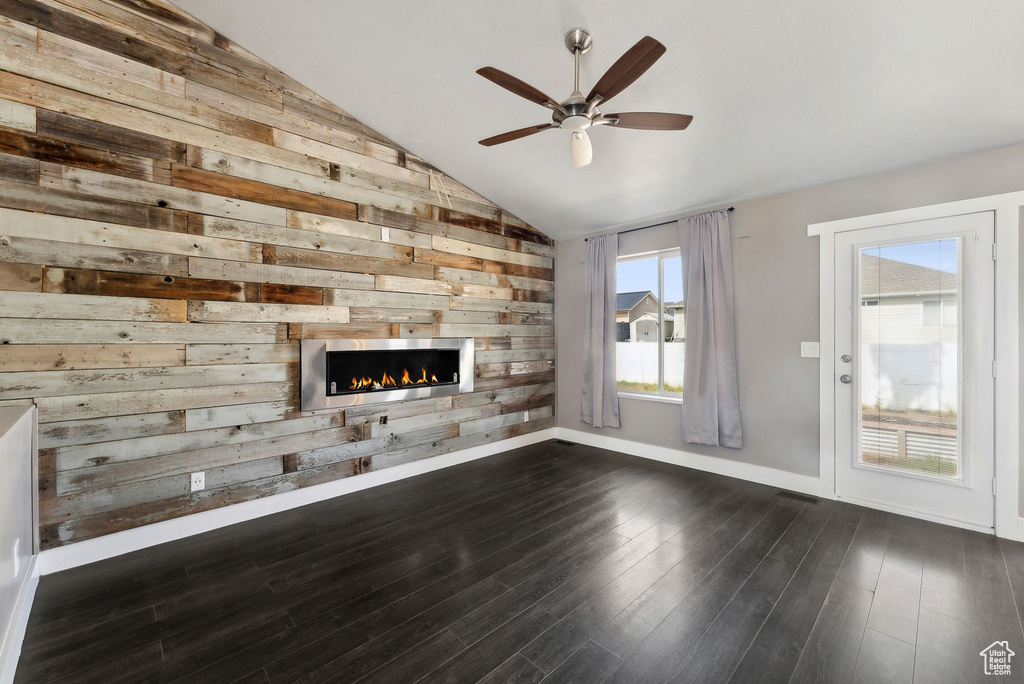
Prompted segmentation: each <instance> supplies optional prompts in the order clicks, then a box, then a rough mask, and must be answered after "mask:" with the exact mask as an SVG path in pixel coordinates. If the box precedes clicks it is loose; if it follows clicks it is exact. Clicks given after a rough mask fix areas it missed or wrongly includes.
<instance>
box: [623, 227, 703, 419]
mask: <svg viewBox="0 0 1024 684" xmlns="http://www.w3.org/2000/svg"><path fill="white" fill-rule="evenodd" d="M652 257H657V259H658V291H657V292H652V294H653V295H654V296H655V298H657V300H658V391H657V392H643V391H640V390H623V389H619V390H618V396H619V397H626V398H630V399H646V400H649V401H664V402H670V403H681V402H682V401H683V395H682V393H678V392H666V391H665V297H664V294H665V260H666V259H674V258H677V257H678V258H680V259H682V250H681V249H680V248H679V247H670V248H668V249H659V250H655V251H652V252H640V253H638V254H628V255H624V256H619V257H616V260H615V267H616V269H618V265H619V264H620V263H623V262H627V261H640V260H642V259H650V258H652ZM617 275H618V274H617V273H616V276H617ZM618 289H619V288H618V278H617V277H616V286H615V290H616V294H618ZM685 295H686V292H685V290H684V292H683V306H684V311H685V306H686V296H685ZM674 329H675V328H674V326H673V330H674ZM616 344H618V342H616ZM615 376H616V377H615V382H616V384H618V381H619V378H618V366H616V369H615ZM684 389H685V388H684Z"/></svg>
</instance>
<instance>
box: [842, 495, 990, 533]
mask: <svg viewBox="0 0 1024 684" xmlns="http://www.w3.org/2000/svg"><path fill="white" fill-rule="evenodd" d="M836 499H837V500H838V501H845V502H846V503H851V504H855V505H857V506H864V507H865V508H874V509H875V510H879V511H885V512H886V513H895V514H896V515H905V516H907V517H908V518H917V519H918V520H927V521H929V522H934V523H939V524H942V525H950V526H952V527H960V528H962V529H965V530H973V531H975V532H983V533H985V534H992V528H991V527H989V526H988V525H979V524H978V523H974V522H971V521H969V520H960V519H959V518H947V517H944V516H941V515H932V514H930V513H924V512H922V511H918V510H915V509H913V508H904V507H903V506H896V505H893V504H889V503H883V502H881V501H874V500H872V499H862V498H860V497H859V496H843V495H839V496H837V497H836Z"/></svg>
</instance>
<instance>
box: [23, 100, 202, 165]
mask: <svg viewBox="0 0 1024 684" xmlns="http://www.w3.org/2000/svg"><path fill="white" fill-rule="evenodd" d="M36 126H37V129H38V131H39V133H42V134H45V135H48V136H52V137H56V138H60V139H63V140H73V141H75V142H78V143H86V144H90V145H102V147H103V149H107V150H111V151H114V152H123V153H127V154H131V155H134V156H136V157H149V158H150V159H160V160H163V159H166V160H169V161H176V162H184V161H185V147H186V146H185V144H184V143H180V142H175V141H173V140H166V139H164V138H158V137H156V136H154V135H147V134H145V133H139V132H138V131H133V130H132V129H130V128H124V127H121V126H108V125H106V124H101V123H97V122H95V121H89V120H87V119H80V118H78V117H75V116H67V115H65V114H61V113H59V112H51V111H49V110H46V109H42V110H39V112H38V114H37V124H36Z"/></svg>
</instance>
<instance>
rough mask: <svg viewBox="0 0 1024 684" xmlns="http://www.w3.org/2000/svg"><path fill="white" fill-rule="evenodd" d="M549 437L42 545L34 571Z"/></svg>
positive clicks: (549, 431) (543, 434)
mask: <svg viewBox="0 0 1024 684" xmlns="http://www.w3.org/2000/svg"><path fill="white" fill-rule="evenodd" d="M553 437H554V428H545V429H543V430H537V431H536V432H531V433H529V434H526V435H519V436H518V437H511V438H509V439H503V440H500V441H497V442H493V443H491V444H482V445H480V446H475V447H471V448H469V449H462V450H461V451H454V452H452V453H450V454H443V455H441V456H434V457H432V458H425V459H423V460H420V461H414V462H412V463H404V464H402V465H398V466H394V467H392V468H386V469H384V470H378V471H374V472H370V473H366V474H364V475H355V476H353V477H347V478H344V479H341V480H335V481H333V482H325V483H323V484H319V485H314V486H312V487H303V488H302V489H296V490H294V491H291V492H285V493H283V494H275V495H274V496H268V497H265V498H262V499H255V500H253V501H243V502H241V503H237V504H232V505H231V506H224V507H222V508H216V509H213V510H210V511H203V512H202V513H195V514H193V515H188V516H184V517H182V518H174V519H172V520H165V521H162V522H158V523H153V524H152V525H145V526H143V527H136V528H134V529H131V530H125V531H123V532H115V533H113V534H108V535H106V536H103V537H98V538H96V539H89V540H86V541H81V542H77V543H75V544H69V545H67V546H60V547H57V548H55V549H47V550H45V551H43V552H42V553H41V554H40V555H39V561H40V568H39V572H40V574H42V575H49V574H50V573H54V572H60V571H61V570H67V569H69V568H74V567H78V566H80V565H85V564H87V563H94V562H96V561H100V560H104V559H107V558H113V557H115V556H119V555H121V554H125V553H130V552H132V551H138V550H139V549H144V548H147V547H150V546H155V545H157V544H163V543H164V542H169V541H174V540H176V539H183V538H185V537H190V536H192V535H195V534H202V533H203V532H209V531H211V530H215V529H218V528H220V527H225V526H227V525H234V524H236V523H240V522H245V521H247V520H253V519H254V518H260V517H263V516H265V515H271V514H273V513H280V512H281V511H286V510H289V509H292V508H297V507H299V506H305V505H307V504H311V503H315V502H317V501H324V500H325V499H333V498H334V497H336V496H342V495H344V494H351V493H352V492H358V491H360V490H363V489H369V488H370V487H378V486H380V485H383V484H388V483H390V482H396V481H398V480H404V479H405V478H408V477H414V476H416V475H422V474H424V473H429V472H431V471H433V470H439V469H441V468H448V467H450V466H454V465H458V464H460V463H466V462H467V461H473V460H476V459H478V458H484V457H486V456H492V455H494V454H497V453H501V452H504V451H509V450H511V449H517V448H519V447H523V446H527V445H529V444H535V443H537V442H543V441H545V440H548V439H552V438H553Z"/></svg>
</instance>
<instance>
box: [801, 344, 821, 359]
mask: <svg viewBox="0 0 1024 684" xmlns="http://www.w3.org/2000/svg"><path fill="white" fill-rule="evenodd" d="M819 356H820V353H819V347H818V343H817V342H801V343H800V357H801V358H804V359H816V358H818V357H819Z"/></svg>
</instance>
